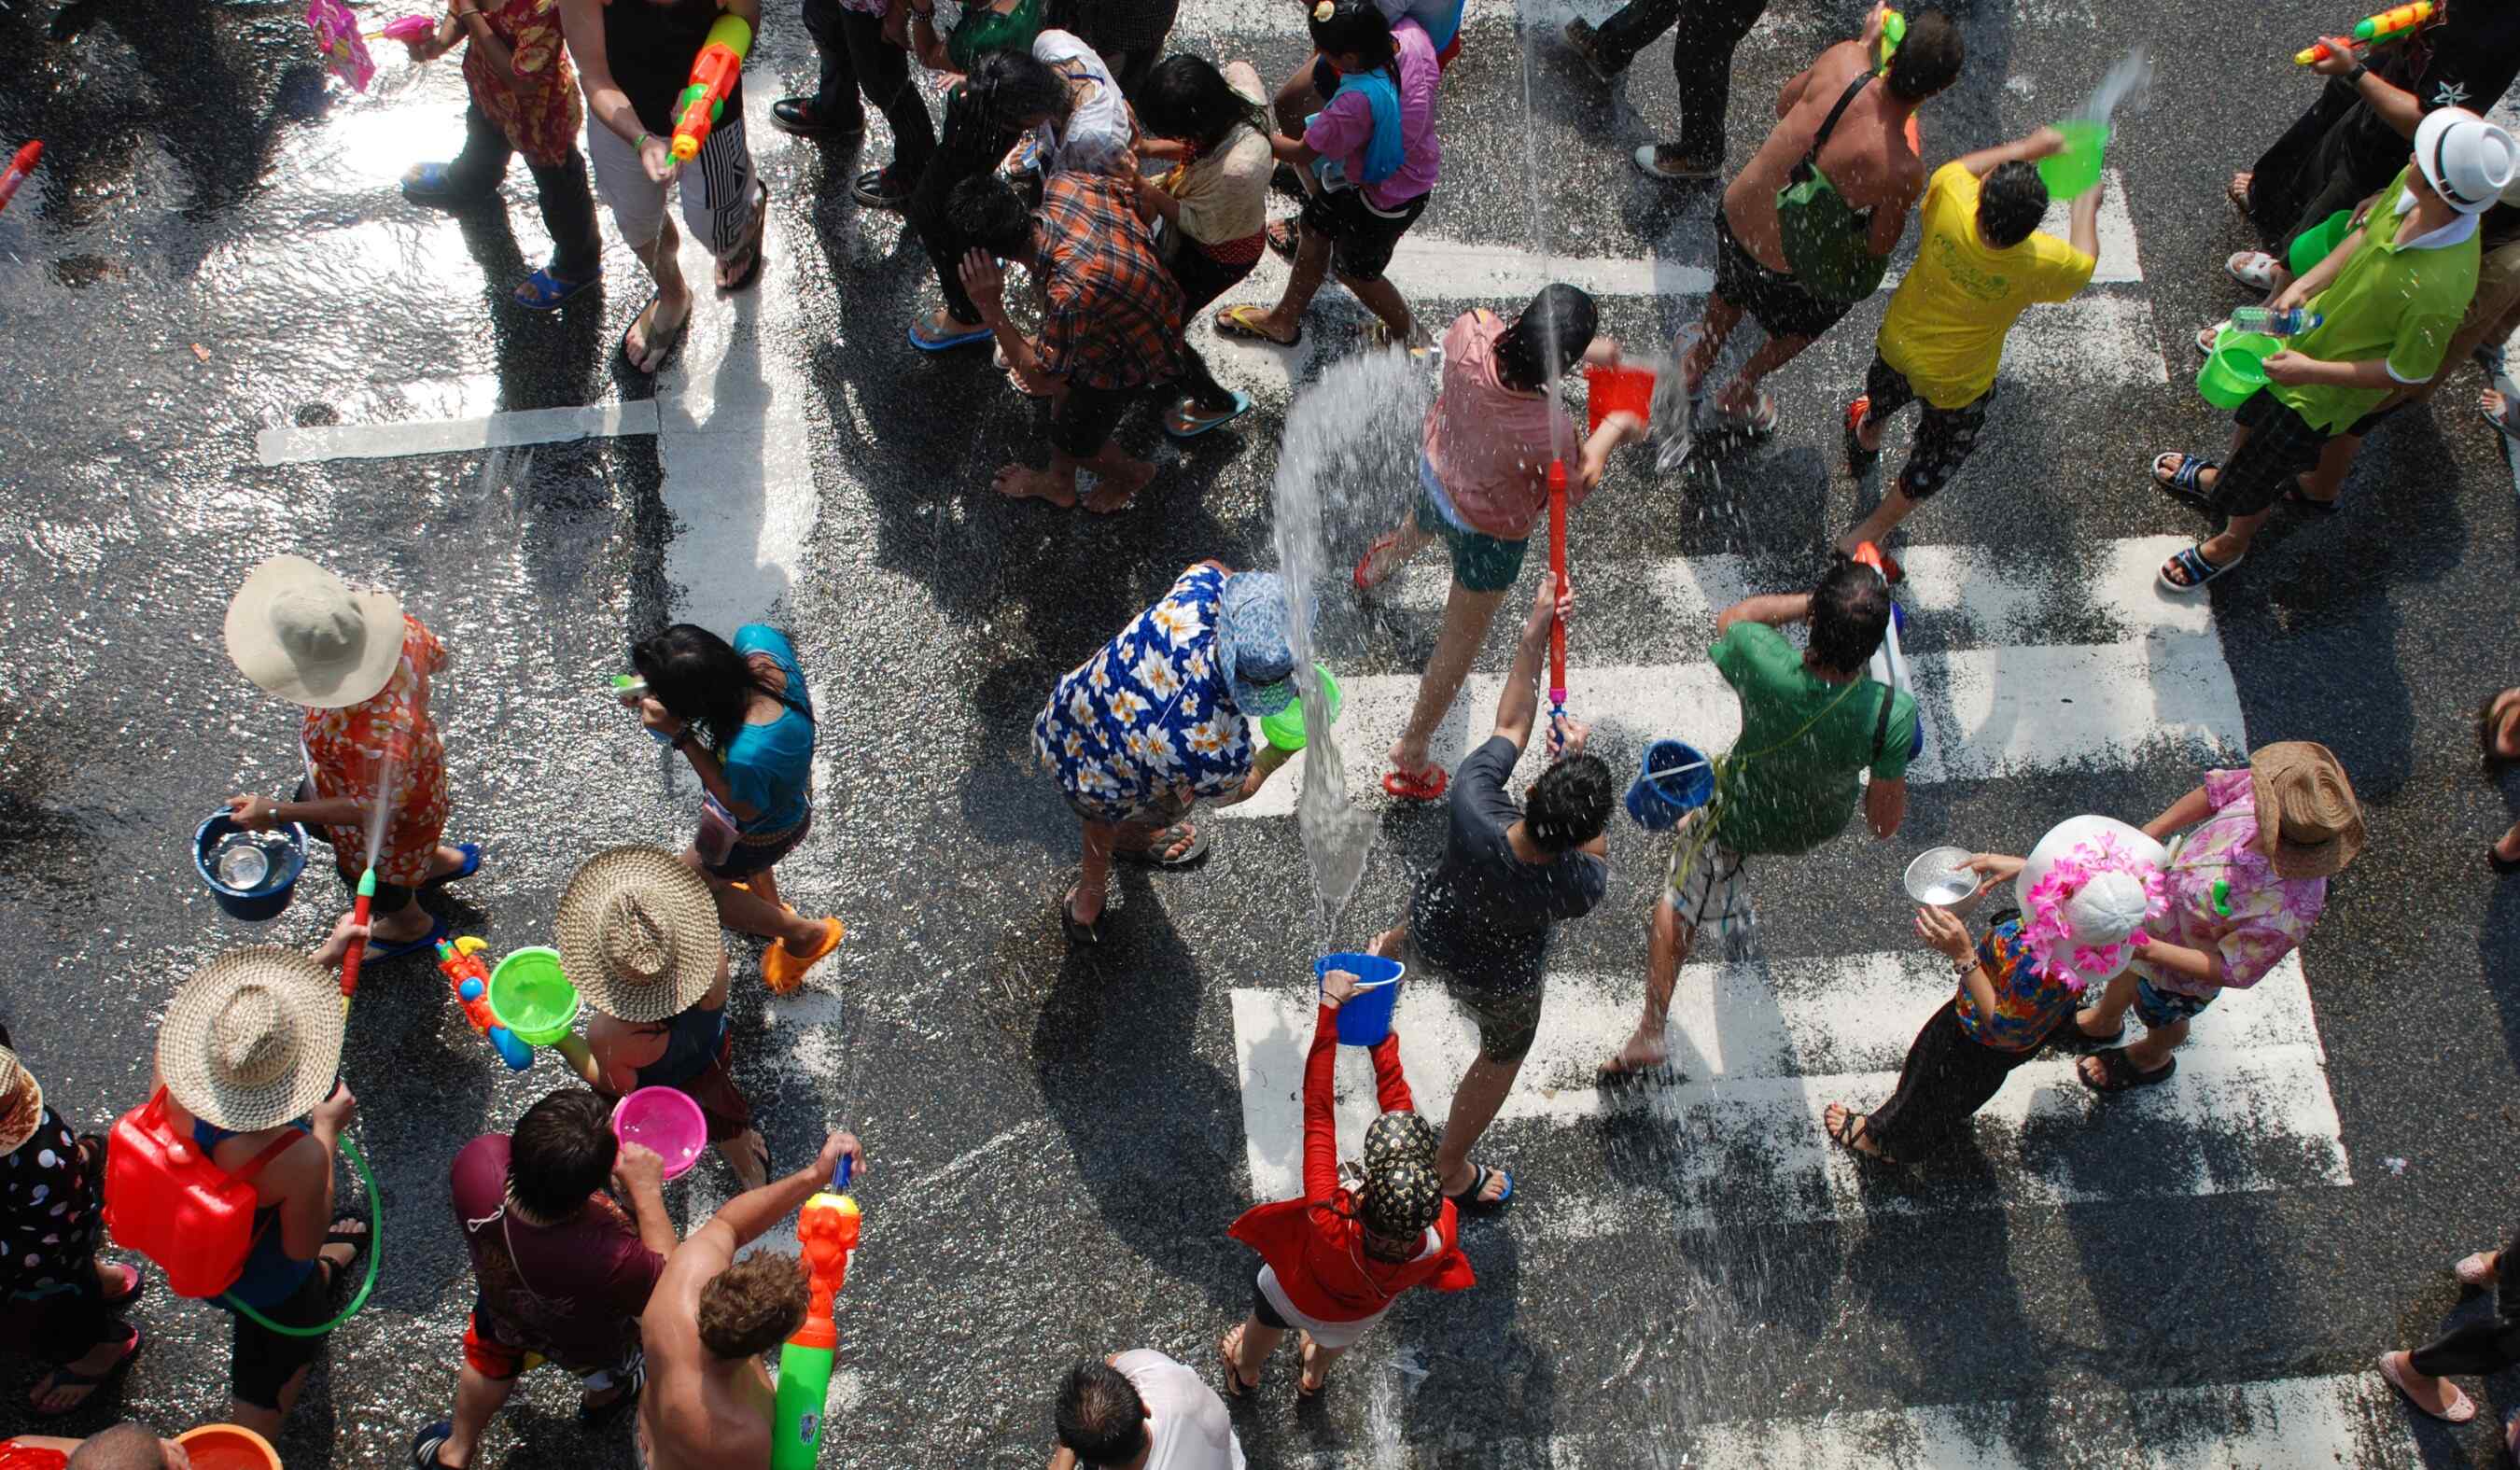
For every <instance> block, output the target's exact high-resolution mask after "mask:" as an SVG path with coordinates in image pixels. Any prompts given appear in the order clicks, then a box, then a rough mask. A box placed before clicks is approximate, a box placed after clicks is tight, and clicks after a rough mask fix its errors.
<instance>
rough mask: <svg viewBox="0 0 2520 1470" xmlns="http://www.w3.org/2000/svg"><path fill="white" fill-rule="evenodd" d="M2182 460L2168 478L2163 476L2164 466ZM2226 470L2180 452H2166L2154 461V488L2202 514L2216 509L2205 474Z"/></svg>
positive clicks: (2210, 461)
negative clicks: (2171, 460)
mask: <svg viewBox="0 0 2520 1470" xmlns="http://www.w3.org/2000/svg"><path fill="white" fill-rule="evenodd" d="M2174 454H2175V455H2178V456H2179V468H2177V469H2175V470H2172V471H2171V472H2170V473H2168V474H2166V475H2165V474H2163V473H2162V472H2161V462H2162V461H2164V460H2167V459H2169V458H2170V457H2171V456H2172V455H2174ZM2220 468H2223V467H2222V466H2221V465H2219V464H2216V463H2215V462H2214V461H2212V460H2200V459H2198V458H2197V457H2196V456H2194V455H2192V454H2187V453H2184V452H2183V451H2181V450H2176V449H2171V450H2164V451H2163V452H2161V453H2160V454H2157V455H2154V456H2153V457H2152V484H2153V488H2154V489H2156V490H2159V491H2160V492H2161V493H2162V494H2164V495H2167V496H2169V497H2170V498H2171V499H2173V500H2176V501H2183V502H2184V503H2186V504H2187V505H2190V506H2193V507H2194V508H2196V509H2197V510H2199V511H2205V512H2211V511H2212V510H2213V509H2214V502H2213V500H2212V498H2211V497H2212V495H2213V492H2212V491H2210V490H2208V489H2206V488H2205V479H2204V475H2205V471H2206V470H2208V469H2220Z"/></svg>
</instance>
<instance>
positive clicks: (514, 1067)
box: [437, 934, 534, 1072]
mask: <svg viewBox="0 0 2520 1470" xmlns="http://www.w3.org/2000/svg"><path fill="white" fill-rule="evenodd" d="M489 947H490V946H489V945H488V944H487V943H486V942H484V941H482V940H479V939H475V938H473V937H472V935H470V934H467V935H465V936H464V937H463V938H461V939H458V940H456V941H455V942H453V943H452V944H449V943H448V942H447V941H445V940H443V939H441V940H439V941H438V942H437V971H438V973H439V974H441V975H444V976H445V977H446V983H447V984H449V985H452V986H454V987H455V1000H456V1003H458V1004H460V1005H462V1006H463V1007H464V1019H466V1020H468V1021H471V1022H472V1029H473V1030H475V1031H477V1032H479V1033H481V1035H482V1036H484V1037H486V1038H488V1039H489V1042H490V1049H491V1050H493V1051H496V1052H498V1053H499V1059H500V1060H501V1061H504V1062H506V1063H507V1064H508V1070H509V1071H511V1072H521V1071H523V1070H525V1069H526V1068H527V1067H530V1066H532V1065H533V1064H534V1051H533V1048H532V1047H528V1046H526V1045H525V1044H524V1043H522V1042H520V1041H518V1040H517V1036H516V1033H515V1032H512V1031H510V1030H509V1029H508V1028H507V1027H505V1026H502V1025H500V1024H499V1017H498V1013H497V1012H495V1011H493V1010H491V1009H490V967H489V966H488V965H486V964H483V963H482V962H481V952H482V951H483V950H486V949H488V948H489Z"/></svg>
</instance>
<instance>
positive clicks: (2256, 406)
mask: <svg viewBox="0 0 2520 1470" xmlns="http://www.w3.org/2000/svg"><path fill="white" fill-rule="evenodd" d="M2232 418H2233V419H2234V420H2235V421H2237V423H2239V425H2240V426H2241V427H2242V428H2245V429H2247V430H2248V431H2249V436H2248V437H2247V438H2246V439H2243V440H2241V441H2240V447H2239V449H2238V450H2236V451H2235V452H2233V454H2232V455H2231V462H2230V463H2229V464H2228V465H2225V466H2224V467H2223V468H2222V469H2221V471H2220V472H2218V473H2217V474H2216V475H2215V476H2214V491H2213V495H2212V497H2211V499H2212V500H2213V503H2214V509H2215V510H2216V511H2218V512H2221V513H2223V514H2225V515H2256V514H2259V513H2260V512H2264V511H2266V510H2268V509H2269V508H2271V507H2273V505H2274V503H2275V502H2276V501H2279V500H2281V499H2283V493H2284V489H2285V487H2286V486H2288V485H2290V484H2291V483H2292V482H2293V477H2294V476H2296V475H2298V474H2300V473H2301V472H2302V471H2304V470H2306V469H2310V468H2315V467H2316V466H2317V465H2318V455H2319V451H2321V450H2323V449H2325V448H2326V447H2327V441H2328V440H2329V439H2330V438H2332V437H2334V436H2333V435H2331V434H2328V433H2326V432H2324V431H2323V430H2320V429H2317V428H2313V427H2311V425H2310V423H2309V421H2308V420H2306V419H2304V418H2302V416H2301V415H2299V414H2297V413H2294V412H2293V411H2292V409H2291V408H2289V407H2287V406H2286V405H2285V403H2284V401H2283V400H2282V399H2280V398H2277V397H2276V396H2275V395H2274V394H2273V393H2270V392H2264V391H2261V392H2260V393H2258V394H2257V395H2256V396H2255V397H2252V398H2251V399H2250V400H2249V401H2248V402H2246V403H2244V404H2241V405H2240V407H2239V411H2238V412H2237V413H2235V414H2233V415H2232ZM2357 426H2358V427H2359V426H2360V425H2357Z"/></svg>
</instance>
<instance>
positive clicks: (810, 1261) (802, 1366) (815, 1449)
mask: <svg viewBox="0 0 2520 1470" xmlns="http://www.w3.org/2000/svg"><path fill="white" fill-rule="evenodd" d="M848 1187H849V1159H848V1157H847V1156H846V1155H845V1154H844V1155H842V1156H841V1158H840V1171H839V1173H837V1174H835V1175H833V1176H832V1187H831V1190H830V1192H828V1193H824V1194H817V1195H815V1196H814V1197H813V1198H812V1199H809V1200H807V1201H805V1208H804V1209H803V1210H802V1211H801V1212H799V1213H798V1215H797V1217H796V1241H797V1243H798V1244H799V1245H801V1246H803V1247H804V1250H805V1270H807V1272H809V1273H810V1275H811V1276H812V1279H813V1284H812V1285H811V1286H810V1287H809V1288H808V1291H809V1292H810V1295H809V1297H808V1298H807V1300H806V1304H805V1325H803V1326H802V1327H799V1328H797V1329H796V1335H795V1336H793V1337H791V1338H789V1339H787V1345H786V1346H784V1347H782V1348H781V1349H780V1350H779V1403H778V1409H777V1413H776V1416H775V1417H774V1418H773V1419H772V1420H771V1423H772V1426H773V1429H772V1433H771V1440H772V1443H771V1447H770V1470H813V1464H814V1460H815V1457H816V1456H817V1455H819V1454H821V1453H822V1448H823V1409H824V1407H825V1405H826V1404H827V1403H829V1402H830V1399H831V1392H832V1355H833V1353H834V1352H836V1351H837V1350H838V1348H839V1345H840V1332H839V1328H838V1327H836V1326H834V1325H833V1324H832V1301H833V1299H834V1298H836V1297H838V1296H839V1294H840V1287H841V1286H842V1285H843V1284H844V1283H845V1282H846V1281H847V1280H848V1275H849V1253H850V1252H852V1251H854V1250H856V1249H857V1248H858V1224H859V1221H858V1202H857V1201H856V1200H854V1199H851V1198H849V1196H848V1195H847V1194H846V1193H844V1192H843V1191H845V1190H846V1189H847V1188H848Z"/></svg>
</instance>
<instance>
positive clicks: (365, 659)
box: [227, 557, 403, 709]
mask: <svg viewBox="0 0 2520 1470" xmlns="http://www.w3.org/2000/svg"><path fill="white" fill-rule="evenodd" d="M402 640H403V624H402V602H401V601H400V600H398V599H396V598H395V597H394V595H393V594H392V593H389V592H357V591H353V590H352V589H351V588H350V587H349V586H348V585H347V584H345V583H344V582H342V580H341V579H340V578H338V577H337V576H335V575H333V574H332V573H331V572H329V571H326V570H325V569H324V568H322V567H320V566H317V565H316V564H315V563H314V562H312V561H309V560H307V559H306V558H305V557H272V558H271V559H269V560H267V561H265V562H263V563H262V564H261V565H260V566H257V567H255V568H254V569H253V570H252V571H251V572H249V573H248V574H247V575H246V579H245V585H244V586H243V587H240V588H238V589H237V595H236V596H235V597H233V598H231V599H229V600H228V618H227V644H228V657H229V658H231V659H233V660H234V661H235V662H236V666H237V668H238V669H239V671H241V672H242V673H243V674H244V675H245V677H247V678H248V679H250V680H252V681H253V682H254V683H255V684H256V685H259V686H260V687H261V688H263V689H265V690H270V691H271V692H272V693H275V694H278V695H279V696H280V697H282V698H283V699H287V700H289V701H290V702H292V703H293V704H302V705H305V706H306V707H307V708H309V709H340V708H343V707H345V706H347V705H352V704H356V703H358V702H359V701H360V700H362V699H366V698H369V697H371V696H373V695H374V694H375V693H376V692H377V690H381V689H383V688H384V687H385V681H386V680H388V679H391V678H392V677H393V671H394V664H395V663H396V662H397V661H399V660H400V659H401V657H402Z"/></svg>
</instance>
